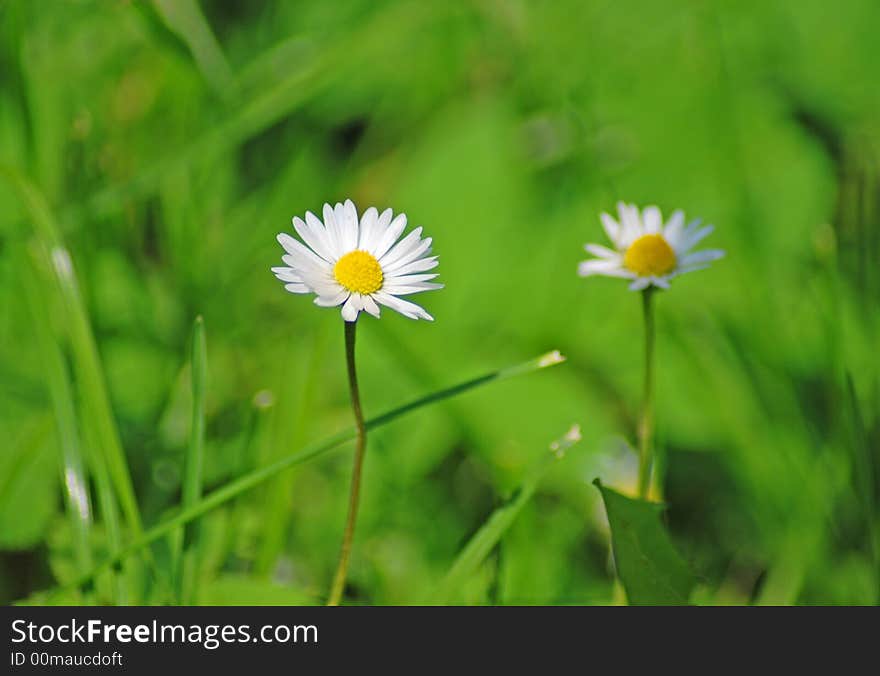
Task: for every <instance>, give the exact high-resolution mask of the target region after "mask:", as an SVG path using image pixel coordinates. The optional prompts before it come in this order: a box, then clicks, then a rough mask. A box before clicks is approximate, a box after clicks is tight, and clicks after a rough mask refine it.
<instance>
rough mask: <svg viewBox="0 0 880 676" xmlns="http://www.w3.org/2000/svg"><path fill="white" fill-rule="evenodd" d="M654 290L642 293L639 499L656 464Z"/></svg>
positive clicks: (648, 484)
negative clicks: (643, 343)
mask: <svg viewBox="0 0 880 676" xmlns="http://www.w3.org/2000/svg"><path fill="white" fill-rule="evenodd" d="M653 297H654V288H653V287H650V286H649V287H648V288H647V289H645V290H644V291H643V292H642V316H643V319H644V322H645V389H644V392H643V394H642V415H641V420H639V497H640V498H642V499H645V498H647V497H648V493H649V492H650V488H651V467H652V465H653V462H654V448H653V440H654V307H653V304H652V303H651V300H652V298H653Z"/></svg>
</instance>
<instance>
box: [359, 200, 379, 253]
mask: <svg viewBox="0 0 880 676" xmlns="http://www.w3.org/2000/svg"><path fill="white" fill-rule="evenodd" d="M378 224H379V212H378V211H377V210H376V207H370V208H369V209H367V210H366V211H365V212H364V213H363V215H362V216H361V225H360V228H359V230H358V245H357V246H358V249H364V250H365V251H368V250H369V247H370V244H371V243H372V241H373V233H374V232H375V230H376V227H377V226H378Z"/></svg>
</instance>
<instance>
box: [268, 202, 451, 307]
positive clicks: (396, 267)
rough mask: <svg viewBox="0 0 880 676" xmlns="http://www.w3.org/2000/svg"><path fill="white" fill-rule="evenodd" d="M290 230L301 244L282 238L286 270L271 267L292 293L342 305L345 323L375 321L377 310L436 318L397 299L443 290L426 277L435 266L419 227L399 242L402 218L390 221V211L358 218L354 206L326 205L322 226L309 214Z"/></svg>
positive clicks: (369, 211)
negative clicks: (362, 318)
mask: <svg viewBox="0 0 880 676" xmlns="http://www.w3.org/2000/svg"><path fill="white" fill-rule="evenodd" d="M293 227H294V229H295V230H296V232H297V234H298V235H299V236H300V238H301V239H302V242H301V241H299V240H298V239H296V238H295V237H293V236H291V235H289V234H287V233H285V232H282V233H280V234H279V235H278V242H279V243H280V244H281V246H283V247H284V251H285V252H286V253H285V255H284V256H282V257H281V260H282V261H284V263H285V264H286V266H284V267H275V268H272V272H274V273H275V276H276V277H277V278H278V279H280V280H281V281H282V282H284V288H285V289H287V290H288V291H290V292H291V293H313V294H315V304H316V305H320V306H321V307H337V306H340V305H341V306H342V318H343V319H344V320H345V321H347V322H353V321H355V320H356V319H357V318H358V315H359V314H360V312H361V311H365V312H368V313H369V314H371V315H373V316H374V317H378V316H379V305H385V306H387V307H390V308H391V309H392V310H396V311H397V312H399V313H400V314H402V315H403V316H405V317H409V318H410V319H420V318H421V319H428V320H433V319H434V318H433V317H432V316H431V315H429V314H428V313H427V312H425V310H424V309H423V308H421V307H419V306H418V305H416V304H415V303H411V302H409V301H407V300H404V299H403V298H401V297H400V296H407V295H409V294H413V293H419V292H420V291H430V290H432V289H441V288H443V285H442V284H435V283H433V282H431V281H430V280H432V279H434V278H435V277H437V275H436V274H433V273H428V272H427V271H428V270H432V269H433V268H435V267H437V264H438V263H437V256H431V255H430V253H431V238H430V237H425V238H424V239H423V238H422V228H421V227H419V228H416V229H415V230H413V231H412V232H410V233H409V234H408V235H407V236H406V237H404V238H403V239H400V236H401V234H403V230H404V228H406V215H405V214H398V215H397V216H396V217H393V213H392V211H391V209H386V210H385V211H383V212H382V213H381V214H380V213H379V212H378V210H377V209H376V208H375V207H370V208H369V209H367V210H366V211H365V212H364V213H363V215H362V216H361V217H360V218H358V213H357V209H356V208H355V206H354V203H353V202H352V201H351V200H346V201H345V204H339V203H337V204H336V206H335V207H331V206H330V205H329V204H325V205H324V220H323V222H322V221H321V220H320V219H319V218H318V217H317V216H315V215H314V214H312V213H311V212H308V211H307V212H306V217H305V220H303V219H301V218H299V217H295V218H294V219H293ZM398 240H400V241H398Z"/></svg>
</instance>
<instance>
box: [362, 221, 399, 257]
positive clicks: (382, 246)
mask: <svg viewBox="0 0 880 676" xmlns="http://www.w3.org/2000/svg"><path fill="white" fill-rule="evenodd" d="M383 216H384V214H383ZM404 228H406V214H398V215H397V217H396V218H395V219H394V220H393V221H391V223H390V224H389V225H388V227H387V228H385V232H383V233H382V236H381V237H380V238H379V241H378V242H377V243H376V245H375V247H374V248H373V249H372V250H371V251H370V253H371V254H373V255H374V256H375V257H376V258H382V256H384V255H385V254H386V253H387V252H388V249H390V248H391V246H392V245H393V244H394V243H395V242H396V241H397V240H398V239H399V238H400V235H401V233H402V232H403V230H404Z"/></svg>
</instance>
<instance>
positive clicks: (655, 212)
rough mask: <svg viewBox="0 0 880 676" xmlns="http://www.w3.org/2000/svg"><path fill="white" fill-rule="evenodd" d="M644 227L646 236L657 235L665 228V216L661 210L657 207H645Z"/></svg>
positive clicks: (643, 215) (643, 212)
mask: <svg viewBox="0 0 880 676" xmlns="http://www.w3.org/2000/svg"><path fill="white" fill-rule="evenodd" d="M642 225H643V231H644V233H645V234H646V235H656V234H657V233H658V232H660V229H661V228H662V227H663V216H661V215H660V209H658V208H657V207H655V206H650V207H645V208H644V209H643V210H642Z"/></svg>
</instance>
